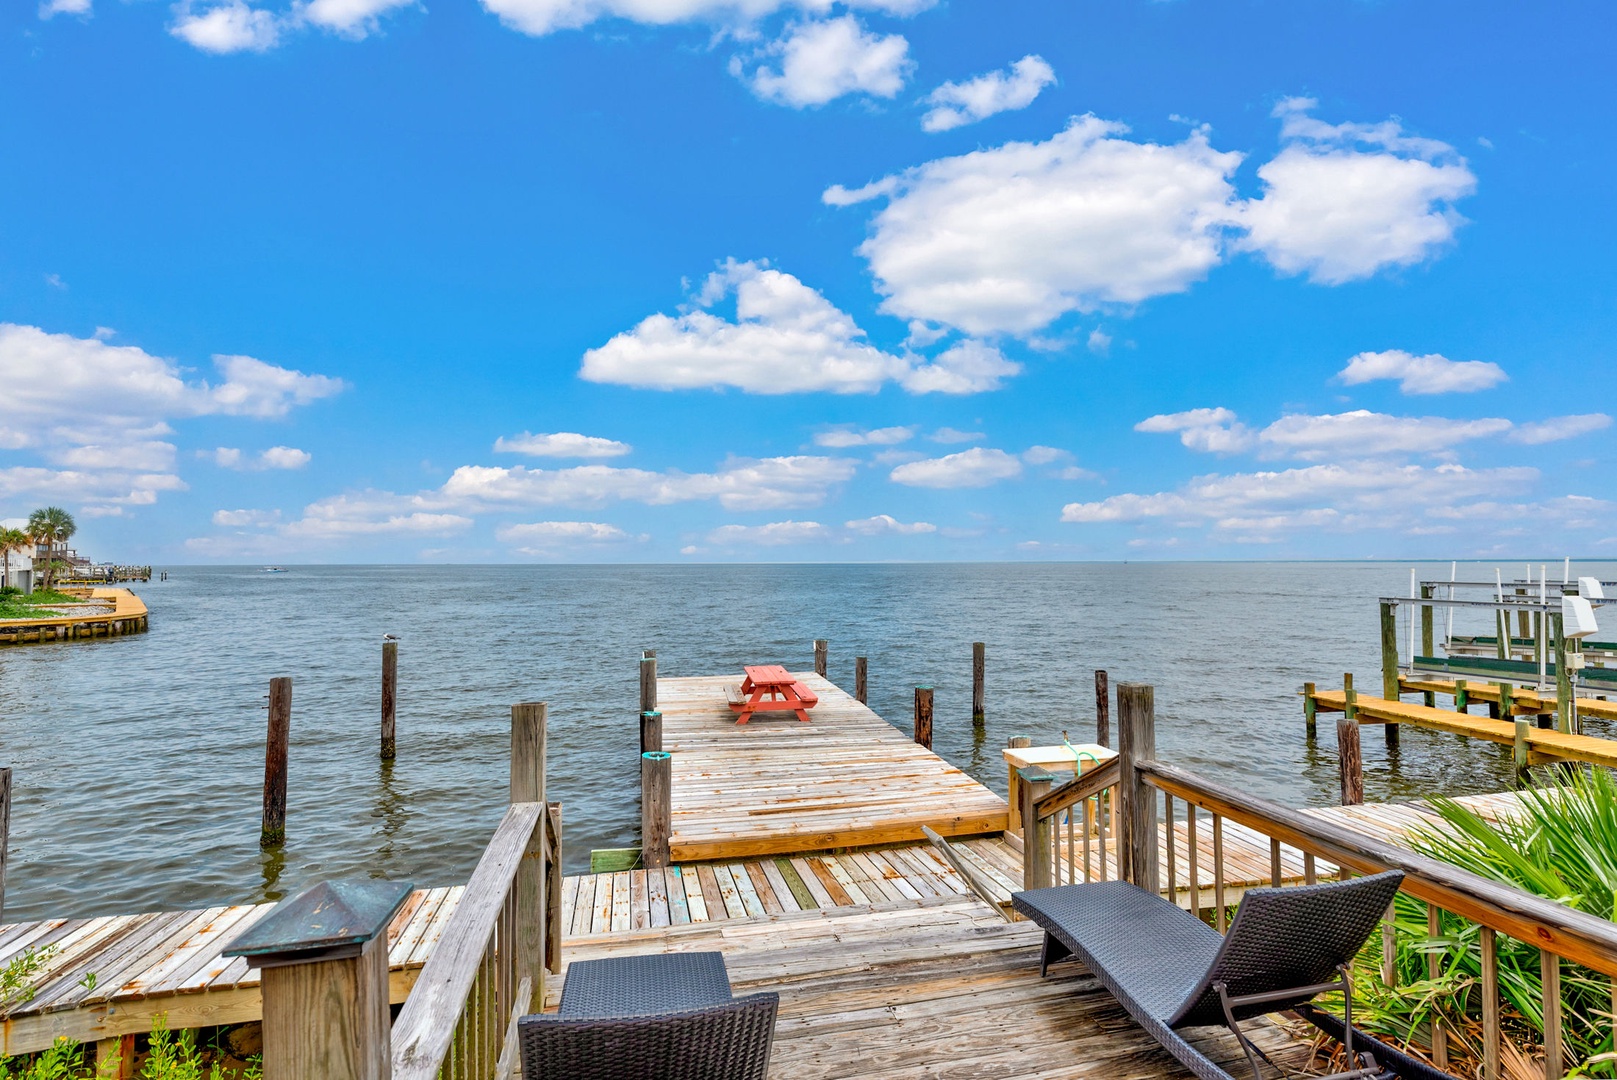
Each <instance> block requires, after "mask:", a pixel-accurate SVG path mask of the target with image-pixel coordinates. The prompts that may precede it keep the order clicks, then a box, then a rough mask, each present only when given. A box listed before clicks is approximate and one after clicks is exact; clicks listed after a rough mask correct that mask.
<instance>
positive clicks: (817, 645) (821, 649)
mask: <svg viewBox="0 0 1617 1080" xmlns="http://www.w3.org/2000/svg"><path fill="white" fill-rule="evenodd" d="M830 649H831V643H830V642H829V641H827V640H825V639H824V638H815V639H814V674H816V675H818V676H819V677H820V678H822V679H823V678H825V672H826V663H825V661H826V654H827V653H828V652H829V651H830Z"/></svg>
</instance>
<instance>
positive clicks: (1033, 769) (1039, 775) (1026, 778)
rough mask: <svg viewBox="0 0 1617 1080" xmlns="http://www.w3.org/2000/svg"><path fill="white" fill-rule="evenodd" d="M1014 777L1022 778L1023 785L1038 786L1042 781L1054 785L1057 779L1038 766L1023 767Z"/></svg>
mask: <svg viewBox="0 0 1617 1080" xmlns="http://www.w3.org/2000/svg"><path fill="white" fill-rule="evenodd" d="M1016 775H1017V776H1019V777H1021V778H1022V782H1023V783H1024V784H1038V783H1042V782H1043V781H1046V780H1048V781H1050V782H1051V783H1055V781H1056V780H1057V779H1059V777H1057V776H1056V775H1055V774H1054V773H1052V772H1050V771H1049V770H1048V769H1046V768H1044V767H1043V766H1040V765H1024V766H1022V767H1021V768H1019V769H1017V770H1016Z"/></svg>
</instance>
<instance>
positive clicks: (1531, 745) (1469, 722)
mask: <svg viewBox="0 0 1617 1080" xmlns="http://www.w3.org/2000/svg"><path fill="white" fill-rule="evenodd" d="M1313 702H1314V708H1315V709H1316V710H1317V711H1318V712H1322V713H1330V712H1342V711H1344V710H1345V709H1346V707H1347V695H1346V694H1345V693H1344V692H1343V691H1341V690H1320V691H1316V692H1315V693H1314V696H1313ZM1551 705H1552V706H1553V705H1554V701H1553V700H1552V701H1551ZM1530 708H1532V707H1531V706H1525V707H1522V709H1521V711H1520V713H1519V715H1523V716H1525V715H1534V714H1535V713H1536V712H1537V710H1536V709H1533V711H1532V712H1529V711H1528V709H1530ZM1354 709H1355V714H1356V715H1357V717H1358V720H1359V723H1361V724H1410V725H1412V726H1415V727H1423V728H1430V729H1432V730H1433V731H1446V732H1449V733H1451V734H1454V735H1468V736H1470V737H1471V738H1473V739H1483V740H1486V741H1488V742H1494V743H1500V744H1502V745H1505V746H1514V745H1515V742H1516V725H1515V722H1514V721H1511V720H1493V719H1490V718H1489V717H1486V716H1472V715H1471V714H1469V713H1463V712H1452V711H1450V710H1448V709H1439V708H1435V707H1433V706H1430V705H1416V704H1414V703H1412V702H1408V701H1389V700H1388V699H1386V698H1379V697H1369V696H1366V695H1364V694H1360V695H1357V696H1356V698H1355V701H1354ZM1526 742H1527V754H1528V757H1527V762H1528V764H1529V765H1536V764H1541V763H1543V762H1550V761H1582V762H1586V763H1588V764H1592V765H1604V766H1606V767H1608V768H1617V739H1605V738H1601V737H1599V736H1596V735H1573V734H1567V733H1566V732H1561V731H1556V730H1553V729H1548V728H1540V727H1532V726H1529V727H1528V729H1527V734H1526Z"/></svg>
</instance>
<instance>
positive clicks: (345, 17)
mask: <svg viewBox="0 0 1617 1080" xmlns="http://www.w3.org/2000/svg"><path fill="white" fill-rule="evenodd" d="M416 2H417V0H306V2H303V3H299V4H297V5H296V7H295V8H294V9H293V11H294V18H296V19H297V20H298V21H300V22H304V23H308V24H309V25H311V26H318V27H320V28H321V29H324V30H330V31H331V32H333V33H335V34H339V35H341V36H343V37H348V38H363V37H366V36H367V35H369V34H373V33H375V32H376V31H377V30H378V29H380V27H381V18H382V16H383V15H386V14H387V13H388V12H390V11H393V10H395V9H397V8H402V7H414V6H415V5H416Z"/></svg>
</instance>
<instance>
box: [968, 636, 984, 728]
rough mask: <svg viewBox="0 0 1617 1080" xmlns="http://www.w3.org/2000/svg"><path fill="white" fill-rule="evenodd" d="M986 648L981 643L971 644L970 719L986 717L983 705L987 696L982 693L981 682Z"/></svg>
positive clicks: (974, 642)
mask: <svg viewBox="0 0 1617 1080" xmlns="http://www.w3.org/2000/svg"><path fill="white" fill-rule="evenodd" d="M987 668H988V646H987V645H985V644H984V643H983V642H981V641H973V642H972V643H971V715H972V719H974V720H975V719H981V718H982V717H983V716H985V715H987V710H986V709H985V708H984V703H985V702H986V701H987V695H986V694H985V693H984V688H983V680H984V679H985V677H986V676H987Z"/></svg>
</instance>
